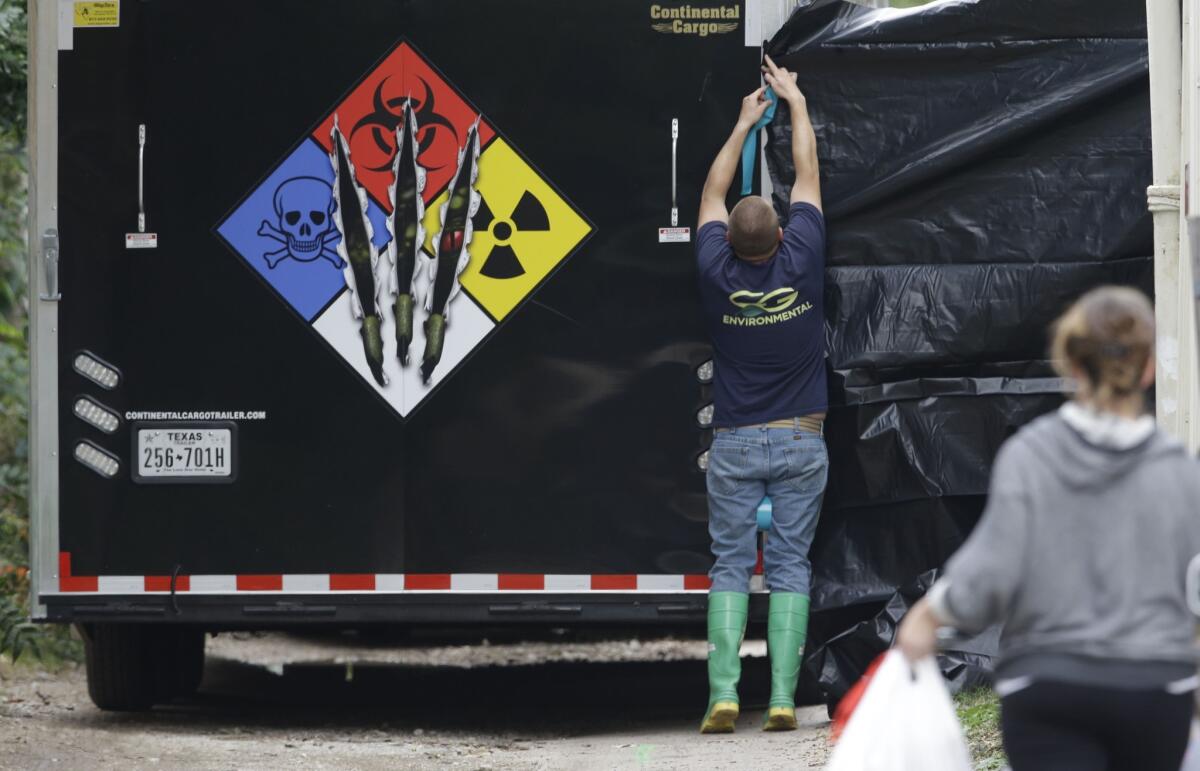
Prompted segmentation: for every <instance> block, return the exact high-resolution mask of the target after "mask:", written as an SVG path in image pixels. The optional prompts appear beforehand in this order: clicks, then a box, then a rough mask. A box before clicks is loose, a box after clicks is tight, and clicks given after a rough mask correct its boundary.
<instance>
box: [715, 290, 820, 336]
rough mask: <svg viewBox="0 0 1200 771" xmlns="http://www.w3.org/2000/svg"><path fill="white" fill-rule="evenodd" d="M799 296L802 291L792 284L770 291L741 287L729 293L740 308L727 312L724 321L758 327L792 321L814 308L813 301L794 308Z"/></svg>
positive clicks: (732, 300)
mask: <svg viewBox="0 0 1200 771" xmlns="http://www.w3.org/2000/svg"><path fill="white" fill-rule="evenodd" d="M799 298H800V293H799V292H797V291H796V290H795V289H792V288H791V287H790V286H781V287H780V288H778V289H774V290H772V291H770V292H751V291H750V290H748V289H739V290H738V291H736V292H734V293H733V294H731V295H729V302H731V303H733V304H734V306H736V307H737V309H738V312H737V315H732V316H731V315H729V314H726V315H725V317H724V318H723V319H722V321H724V322H725V323H726V324H731V325H733V326H739V327H750V326H754V327H757V326H762V325H764V324H777V323H779V322H781V321H790V320H791V319H794V318H796V317H797V316H799V315H801V314H803V313H806V312H807V311H809V310H812V303H808V302H806V303H801V304H800V305H798V306H796V307H795V308H793V307H792V306H793V305H795V304H796V300H798V299H799ZM789 309H790V310H789Z"/></svg>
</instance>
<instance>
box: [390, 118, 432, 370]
mask: <svg viewBox="0 0 1200 771" xmlns="http://www.w3.org/2000/svg"><path fill="white" fill-rule="evenodd" d="M418 152H419V148H418V145H417V116H416V114H415V113H414V112H413V109H412V103H411V102H405V103H404V120H403V121H401V123H400V124H399V125H398V126H397V127H396V156H395V160H394V161H393V162H392V179H393V182H392V187H391V189H390V190H389V193H390V196H391V202H392V216H391V218H390V219H389V220H388V230H390V231H391V233H392V241H391V243H390V244H388V256H389V257H390V258H391V261H392V293H393V294H394V295H395V296H396V300H395V306H394V310H395V317H396V355H397V356H398V357H399V358H400V361H401V362H402V363H403V364H404V365H407V364H408V347H409V345H410V344H411V343H412V338H413V305H414V303H413V294H414V292H413V278H414V277H415V275H416V269H417V257H418V255H419V254H420V251H421V245H422V243H424V241H425V232H424V228H423V227H422V226H421V221H422V220H423V219H424V218H425V201H424V199H423V198H422V197H421V194H422V193H423V192H424V189H425V173H424V169H422V168H421V167H420V165H419V164H418V163H417V155H418Z"/></svg>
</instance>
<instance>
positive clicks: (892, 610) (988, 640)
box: [804, 570, 1000, 704]
mask: <svg viewBox="0 0 1200 771" xmlns="http://www.w3.org/2000/svg"><path fill="white" fill-rule="evenodd" d="M936 578H937V571H936V570H929V571H926V572H925V573H922V574H921V575H919V576H917V577H916V578H915V579H914V580H912V581H910V582H909V583H908V584H906V585H905V586H903V587H901V588H900V589H899V590H898V591H897V592H896V593H895V594H893V595H892V596H891V597H890V598H889V599H888V601H887V602H886V603H885V604H884V606H883V609H882V610H880V611H879V612H878V613H876V614H875V615H874V616H873V617H872V618H869V619H867V620H865V621H860V622H859V623H857V624H855V625H854V626H852V627H850V628H849V629H847V630H845V631H843V632H840V633H838V634H837V635H835V636H834V637H832V638H830V639H829V640H828V641H827V642H825V643H824V644H822V645H820V646H817V647H815V648H812V649H811V650H810V653H809V655H808V656H807V657H806V659H805V661H804V669H805V674H806V675H807V676H808V677H810V678H812V679H815V680H816V681H817V682H818V683H819V684H820V686H821V690H822V693H823V695H824V697H825V698H826V699H827V700H828V701H829V703H830V704H836V703H837V702H838V701H840V700H841V698H842V697H843V696H845V695H846V692H847V691H849V690H850V688H851V686H853V685H854V683H855V681H857V680H858V678H859V676H860V675H861V674H862V672H864V671H865V670H866V668H867V667H868V666H870V665H871V662H872V661H874V660H875V658H876V657H877V656H878V655H879V654H880V653H881V652H882V651H883V650H884V649H885V648H886V647H887V641H890V640H891V639H892V637H893V636H894V635H895V633H896V627H898V626H899V625H900V620H901V619H902V618H904V614H905V613H907V612H908V609H909V608H911V607H912V605H913V603H915V602H916V601H917V600H918V599H920V598H921V597H922V596H923V595H924V594H925V592H926V591H928V589H929V587H931V586H933V582H934V580H935V579H936ZM999 640H1000V627H998V626H993V627H989V628H988V629H985V630H984V631H983V632H981V633H979V634H978V635H976V636H974V637H956V638H951V639H949V640H946V641H944V642H943V643H942V645H941V646H940V651H939V653H938V656H937V659H938V665H939V667H940V668H941V670H942V673H943V674H944V675H945V677H946V679H947V681H948V682H949V685H950V689H951V690H952V691H953V692H955V693H957V692H959V691H963V690H970V689H972V688H978V687H980V686H984V685H990V684H991V682H992V669H991V658H992V654H993V653H994V652H995V650H996V644H997V643H998V642H999ZM881 641H882V644H881Z"/></svg>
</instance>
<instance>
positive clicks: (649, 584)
mask: <svg viewBox="0 0 1200 771" xmlns="http://www.w3.org/2000/svg"><path fill="white" fill-rule="evenodd" d="M708 587H709V579H708V576H706V575H664V574H640V575H639V574H624V575H616V574H581V575H548V574H542V573H404V574H400V573H362V574H345V573H316V574H303V575H289V574H264V575H195V576H193V575H179V576H176V577H175V591H176V592H178V593H187V594H237V593H283V594H326V593H330V592H334V593H336V592H373V593H379V594H387V593H396V592H405V593H414V592H464V593H480V592H559V593H565V592H644V593H649V594H654V593H676V592H706V591H708ZM761 589H762V576H757V575H756V576H754V578H753V579H752V580H751V590H752V591H760V590H761ZM58 591H59V593H63V594H66V593H71V594H156V593H167V592H170V591H171V576H161V575H160V576H77V575H75V574H74V573H72V572H71V555H70V553H68V552H62V553H61V554H59V559H58Z"/></svg>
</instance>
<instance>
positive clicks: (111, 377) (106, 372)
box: [74, 353, 121, 391]
mask: <svg viewBox="0 0 1200 771" xmlns="http://www.w3.org/2000/svg"><path fill="white" fill-rule="evenodd" d="M74 364H75V371H76V372H78V373H79V374H81V375H83V376H84V377H86V378H87V379H88V380H90V381H92V382H93V383H95V384H96V385H99V386H101V387H103V388H107V389H108V390H110V391H111V390H112V389H114V388H116V387H117V383H119V382H120V380H121V376H120V375H119V374H118V373H117V371H116V370H115V369H113V368H112V367H110V366H109V365H107V364H105V363H104V362H102V361H100V360H99V359H97V358H96V357H95V356H92V355H91V354H88V353H81V354H78V355H77V356H76V357H75V362H74Z"/></svg>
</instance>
